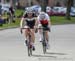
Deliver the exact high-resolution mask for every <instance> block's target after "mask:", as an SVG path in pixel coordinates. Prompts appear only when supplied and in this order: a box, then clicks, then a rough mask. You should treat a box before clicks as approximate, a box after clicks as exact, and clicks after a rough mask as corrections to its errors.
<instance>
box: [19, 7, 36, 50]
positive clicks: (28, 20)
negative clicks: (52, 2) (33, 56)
mask: <svg viewBox="0 0 75 61" xmlns="http://www.w3.org/2000/svg"><path fill="white" fill-rule="evenodd" d="M36 23H37V21H36V18H35V16H34V13H33V12H32V9H31V8H29V9H28V10H27V11H26V12H25V13H24V15H23V18H22V19H21V22H20V28H21V32H22V28H23V27H24V28H29V29H30V34H31V39H32V42H31V44H32V47H33V50H35V47H34V42H35V35H34V33H35V25H36ZM24 32H25V34H24V35H25V43H26V45H27V36H28V29H25V30H24Z"/></svg>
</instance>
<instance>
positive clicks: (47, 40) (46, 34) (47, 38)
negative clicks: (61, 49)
mask: <svg viewBox="0 0 75 61" xmlns="http://www.w3.org/2000/svg"><path fill="white" fill-rule="evenodd" d="M48 32H49V31H48V30H46V31H45V37H46V44H47V49H48V48H49V47H50V45H49V35H48Z"/></svg>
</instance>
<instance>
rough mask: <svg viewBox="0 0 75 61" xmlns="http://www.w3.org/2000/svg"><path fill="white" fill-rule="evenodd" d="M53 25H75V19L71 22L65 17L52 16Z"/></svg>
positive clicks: (72, 18)
mask: <svg viewBox="0 0 75 61" xmlns="http://www.w3.org/2000/svg"><path fill="white" fill-rule="evenodd" d="M51 23H52V24H53V25H59V24H75V17H71V20H67V19H66V17H65V16H52V17H51Z"/></svg>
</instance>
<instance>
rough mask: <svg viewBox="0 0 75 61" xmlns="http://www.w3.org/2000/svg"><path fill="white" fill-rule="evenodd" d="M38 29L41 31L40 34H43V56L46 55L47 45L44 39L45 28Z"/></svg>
mask: <svg viewBox="0 0 75 61" xmlns="http://www.w3.org/2000/svg"><path fill="white" fill-rule="evenodd" d="M39 29H42V33H43V38H42V47H43V53H44V54H45V53H46V51H47V50H46V49H47V48H46V47H47V43H46V41H47V40H46V37H45V28H44V27H42V28H39Z"/></svg>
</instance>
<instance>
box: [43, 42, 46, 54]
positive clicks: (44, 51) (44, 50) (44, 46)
mask: <svg viewBox="0 0 75 61" xmlns="http://www.w3.org/2000/svg"><path fill="white" fill-rule="evenodd" d="M42 46H43V53H44V54H45V53H46V43H45V42H44V41H43V43H42Z"/></svg>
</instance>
